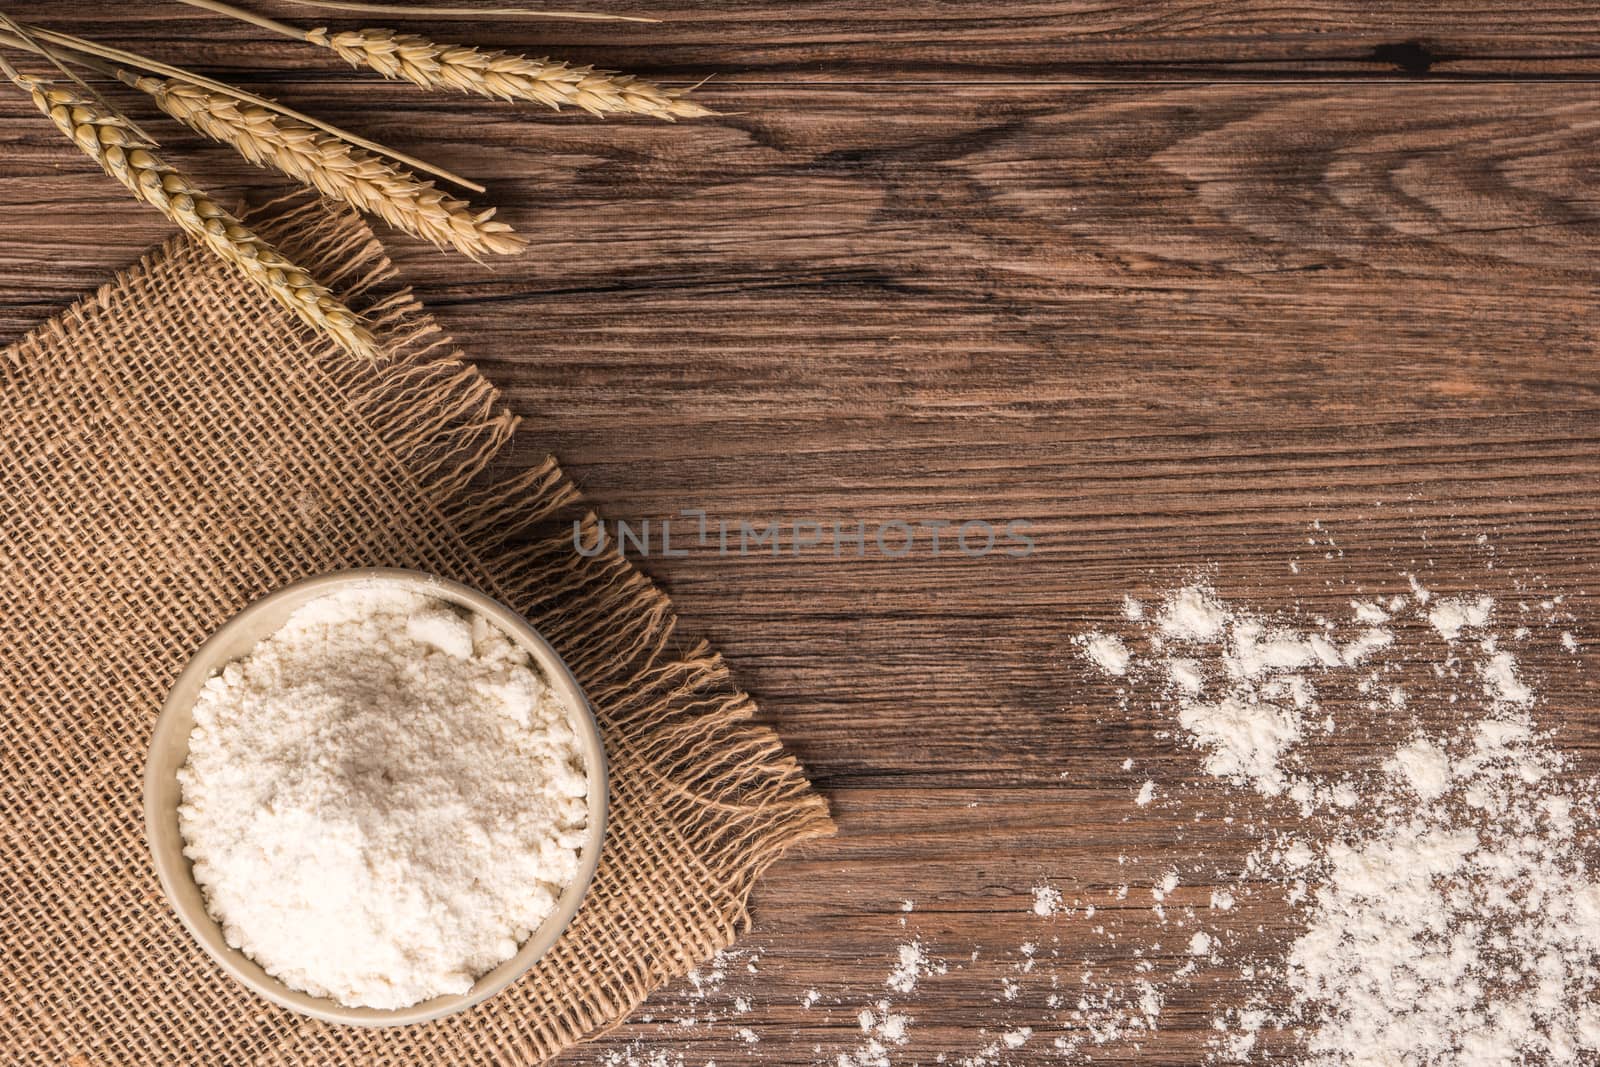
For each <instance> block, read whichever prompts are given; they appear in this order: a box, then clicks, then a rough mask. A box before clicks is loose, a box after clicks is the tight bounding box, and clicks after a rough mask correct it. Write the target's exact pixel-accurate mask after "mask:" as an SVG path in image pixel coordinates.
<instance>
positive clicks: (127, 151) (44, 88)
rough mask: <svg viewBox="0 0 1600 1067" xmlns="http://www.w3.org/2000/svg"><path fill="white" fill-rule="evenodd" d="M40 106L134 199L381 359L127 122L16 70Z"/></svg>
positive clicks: (363, 331)
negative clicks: (143, 203) (157, 152)
mask: <svg viewBox="0 0 1600 1067" xmlns="http://www.w3.org/2000/svg"><path fill="white" fill-rule="evenodd" d="M10 76H11V79H12V80H13V81H15V82H16V83H17V85H18V86H19V87H20V88H22V89H23V90H25V91H26V92H27V93H28V94H29V95H30V96H32V97H33V102H34V104H35V105H36V106H37V107H38V108H39V110H40V111H41V112H43V113H44V114H45V115H46V116H48V117H49V119H50V120H51V121H52V122H54V123H55V124H56V126H57V127H59V128H60V130H61V132H62V133H64V134H66V135H67V136H68V137H69V138H71V139H72V141H73V143H74V144H76V145H77V146H78V147H79V148H81V149H82V150H83V152H84V153H85V154H86V155H88V156H89V157H90V158H91V159H93V160H94V161H95V162H97V163H99V164H100V166H101V168H103V169H104V170H105V172H106V173H107V174H109V175H111V176H112V177H113V178H115V179H117V181H119V182H121V183H122V184H123V185H124V186H126V187H127V189H128V191H129V192H131V193H132V194H133V195H134V197H135V198H137V199H139V200H142V201H144V202H145V203H147V204H150V205H151V206H153V207H155V208H156V209H157V210H159V211H160V212H162V214H164V215H166V216H167V217H168V218H169V219H171V220H172V221H173V222H174V223H176V224H177V225H178V227H179V228H180V229H182V230H183V231H184V232H185V233H188V234H190V235H191V236H193V237H194V238H196V239H197V240H199V241H201V242H202V243H203V244H205V245H206V247H208V248H210V249H211V250H212V251H213V252H215V253H216V254H217V255H218V256H220V257H221V258H222V259H224V260H226V261H227V262H229V263H231V264H233V265H234V266H236V267H238V268H239V270H240V271H242V272H243V273H244V275H245V276H246V277H248V278H249V279H250V280H251V281H253V282H255V283H256V284H257V285H259V286H261V287H262V288H263V289H264V290H265V291H266V292H267V293H268V294H269V295H270V296H271V297H272V298H273V299H274V300H276V301H277V302H278V303H280V304H282V305H284V306H285V307H286V308H288V309H289V310H290V311H292V312H294V313H295V314H296V315H298V316H299V317H300V318H301V319H302V320H303V321H305V322H306V323H307V324H308V325H310V326H312V327H314V328H315V329H318V330H321V331H323V332H324V333H326V334H328V335H329V336H330V337H332V338H333V339H334V340H335V341H337V342H338V343H339V344H340V345H341V346H342V347H343V348H345V349H346V350H347V351H349V352H351V353H352V354H354V355H358V356H365V357H368V358H376V356H377V345H376V342H375V341H374V340H373V337H372V334H371V333H370V332H369V331H368V330H367V327H366V325H365V324H364V323H363V322H362V320H361V317H360V316H359V315H357V314H356V313H355V312H353V311H351V310H350V309H349V308H348V307H346V306H345V305H344V303H343V302H341V301H340V300H339V299H338V298H337V297H335V296H334V295H333V294H332V293H331V292H329V291H328V290H327V289H325V288H324V287H322V286H321V285H318V284H317V283H316V282H315V281H313V280H312V279H311V276H310V275H309V274H307V273H306V272H305V271H304V270H302V269H301V268H299V267H297V266H296V265H295V264H294V263H293V262H291V261H290V260H289V259H288V258H287V257H285V256H284V255H283V254H282V253H280V252H279V251H278V250H277V249H275V248H273V247H272V245H271V244H269V243H267V242H266V241H265V240H263V239H262V238H261V237H259V236H257V235H256V234H255V233H254V232H253V231H252V230H251V229H250V228H249V227H247V226H246V225H245V224H244V223H242V222H240V221H239V220H238V219H237V218H235V217H234V216H233V214H232V213H230V212H229V211H227V210H226V209H225V208H223V207H222V206H221V205H219V204H217V202H216V201H214V200H212V199H211V198H210V197H208V196H206V194H205V193H204V192H202V191H201V190H199V189H197V188H195V186H194V185H193V184H192V183H190V182H189V180H188V179H187V178H185V177H184V176H183V175H182V174H181V173H179V172H178V171H177V170H175V169H174V168H173V167H171V166H169V165H168V164H167V163H166V162H164V161H163V160H162V159H161V157H160V156H158V155H157V154H156V153H155V151H154V150H153V148H152V146H151V145H150V144H149V142H147V141H143V140H140V139H139V138H137V137H135V136H133V135H132V134H131V133H130V128H129V123H128V121H127V119H125V118H123V117H122V116H121V115H119V114H117V113H116V112H114V111H110V110H108V109H107V108H106V106H104V105H102V104H100V103H97V102H96V101H93V100H90V99H89V98H87V97H86V96H84V95H82V94H80V93H78V92H75V91H72V90H69V89H66V88H63V87H61V86H59V85H57V84H56V83H54V82H51V81H49V80H48V79H45V78H35V77H31V76H29V75H24V74H16V73H14V72H10Z"/></svg>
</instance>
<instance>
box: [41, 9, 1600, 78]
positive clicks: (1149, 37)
mask: <svg viewBox="0 0 1600 1067" xmlns="http://www.w3.org/2000/svg"><path fill="white" fill-rule="evenodd" d="M251 6H252V7H253V8H254V9H255V10H258V11H262V12H264V13H270V14H273V15H276V16H278V17H280V18H282V19H284V20H286V21H288V22H290V23H293V24H296V25H300V26H305V27H309V26H317V25H323V24H328V23H332V24H334V25H335V26H338V27H341V28H344V27H354V26H362V25H387V24H390V23H393V22H396V21H397V20H395V19H394V18H392V17H385V16H367V17H365V18H363V17H360V16H346V17H337V16H335V15H334V14H333V13H326V14H322V13H318V12H315V11H312V10H309V9H307V8H304V7H297V6H295V5H294V4H291V3H283V2H278V3H260V4H254V5H251ZM602 6H603V9H604V10H607V11H612V12H617V13H628V14H646V15H649V16H653V17H657V18H659V19H661V20H662V21H661V22H660V23H658V24H655V25H637V24H625V23H590V22H549V21H531V22H517V21H514V20H501V21H498V22H495V21H484V20H477V21H466V22H461V23H456V24H453V25H454V29H453V31H452V24H450V23H445V22H441V20H437V19H433V20H423V21H421V22H415V23H411V22H407V23H406V24H407V25H417V26H420V27H422V28H425V29H427V30H428V32H430V33H431V34H433V35H434V36H435V37H437V38H439V39H448V40H469V41H471V42H473V43H478V44H483V45H490V46H494V47H499V48H515V49H518V50H525V51H529V52H532V53H534V54H538V55H542V54H545V53H546V52H551V53H555V54H557V55H558V56H560V57H561V58H569V59H571V60H573V61H574V62H580V63H595V64H599V65H602V66H613V67H624V68H627V69H630V70H637V71H640V72H644V73H649V74H652V75H658V76H664V77H671V78H680V79H682V78H686V79H689V80H691V81H698V80H699V79H701V78H703V77H705V76H706V75H707V74H713V73H714V74H716V75H717V76H718V78H719V79H732V80H737V81H743V80H757V81H760V80H779V81H783V82H786V83H796V82H813V83H822V84H826V83H830V82H839V81H850V82H853V83H857V84H863V85H873V84H881V83H882V82H884V81H929V80H936V81H937V80H956V81H982V82H990V81H993V80H995V79H1002V80H1004V79H1025V80H1036V79H1042V78H1056V79H1085V78H1087V79H1096V80H1099V79H1111V80H1126V79H1133V80H1140V81H1149V80H1195V79H1203V80H1214V79H1219V78H1220V79H1233V78H1268V79H1270V78H1281V77H1310V78H1318V77H1330V76H1331V77H1351V76H1354V77H1385V78H1403V77H1410V76H1414V75H1418V74H1424V73H1425V74H1428V75H1430V76H1432V77H1436V78H1437V77H1472V78H1481V77H1484V76H1522V77H1530V76H1531V77H1547V78H1568V77H1591V78H1592V77H1593V76H1595V75H1596V74H1600V51H1597V47H1596V46H1597V44H1600V14H1597V13H1596V11H1595V10H1594V8H1593V7H1592V6H1591V5H1587V4H1583V3H1578V2H1572V0H1566V2H1558V3H1550V4H1540V5H1538V6H1537V7H1533V8H1530V7H1528V6H1526V5H1515V4H1505V3H1494V2H1492V0H1468V2H1465V3H1424V4H1408V3H1400V2H1394V0H1385V2H1378V3H1359V2H1345V3H1335V4H1278V3H1272V2H1269V0H1246V2H1243V3H1230V4H1200V5H1195V4H1190V3H1182V2H1178V0H1160V2H1156V3H1148V2H1139V0H1113V2H1109V3H1086V2H1084V0H1030V2H1027V3H1022V4H1007V5H1004V6H1003V7H999V8H996V7H984V6H982V5H976V4H971V3H951V2H948V0H916V2H913V3H907V4H877V5H874V4H865V3H861V2H857V0H830V2H827V3H817V4H807V5H805V6H804V7H803V8H797V7H796V6H795V5H792V4H784V3H778V2H774V0H740V2H736V3H727V4H716V5H685V4H682V3H674V4H657V3H651V2H649V0H628V2H625V3H608V4H605V5H602ZM38 21H40V22H45V21H48V24H49V25H50V26H52V27H53V28H58V29H63V30H67V31H69V32H80V33H85V34H90V35H96V34H97V35H100V36H102V37H105V38H108V39H115V40H119V41H122V42H124V43H125V44H126V45H127V46H128V47H133V48H135V49H141V48H144V49H149V50H150V51H153V52H156V53H158V54H159V55H160V56H161V57H162V58H166V59H169V60H172V61H174V62H183V61H185V60H187V61H189V62H191V63H196V64H200V65H202V66H206V67H208V68H214V69H218V70H225V71H228V72H230V73H236V74H240V75H247V74H248V73H249V72H251V71H255V72H258V76H262V77H266V78H268V79H272V78H273V77H274V76H273V75H260V74H259V72H261V71H263V70H271V71H279V72H282V71H301V70H315V69H318V68H321V69H328V67H329V66H330V65H333V66H337V61H336V60H334V61H332V63H331V64H330V61H329V57H328V55H327V53H325V52H321V51H319V50H316V49H312V48H309V47H305V46H301V45H296V44H295V43H294V42H292V41H290V40H288V39H287V38H283V39H268V38H266V37H265V36H264V35H263V34H262V32H261V31H259V30H256V29H253V28H251V27H248V26H243V25H236V24H233V23H231V22H229V21H227V20H225V19H221V18H219V17H217V16H213V15H210V14H207V13H205V12H200V11H190V10H184V9H180V8H177V7H176V5H174V4H172V3H166V4H160V3H152V4H142V5H124V6H122V7H119V8H116V9H114V10H112V11H110V12H108V11H107V10H106V9H105V8H104V7H103V6H102V7H96V6H95V5H90V4H82V3H64V4H59V5H55V6H54V7H53V8H52V9H51V12H50V16H49V19H48V20H45V19H44V18H42V17H38ZM399 21H401V22H406V20H399ZM175 42H181V44H177V43H175Z"/></svg>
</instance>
